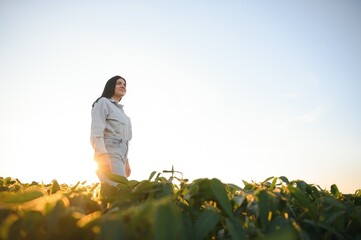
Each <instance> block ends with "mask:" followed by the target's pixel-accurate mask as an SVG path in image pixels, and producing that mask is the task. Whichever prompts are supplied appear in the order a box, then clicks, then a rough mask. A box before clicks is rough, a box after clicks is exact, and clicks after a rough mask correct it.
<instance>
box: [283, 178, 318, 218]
mask: <svg viewBox="0 0 361 240" xmlns="http://www.w3.org/2000/svg"><path fill="white" fill-rule="evenodd" d="M288 189H289V191H290V193H291V195H292V196H293V197H294V198H295V199H296V200H297V201H298V202H299V204H300V206H301V207H303V208H304V209H305V210H306V213H307V214H308V215H309V216H310V217H311V218H313V219H315V218H316V216H317V210H316V208H315V207H314V206H313V205H312V202H311V201H310V199H309V198H308V197H307V195H306V194H305V193H304V192H302V191H301V190H300V189H299V188H296V187H293V186H292V185H288Z"/></svg>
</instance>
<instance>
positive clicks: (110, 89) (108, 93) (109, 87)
mask: <svg viewBox="0 0 361 240" xmlns="http://www.w3.org/2000/svg"><path fill="white" fill-rule="evenodd" d="M118 79H123V80H124V82H125V83H127V81H126V80H125V79H124V78H122V77H121V76H118V75H116V76H114V77H112V78H111V79H109V80H108V81H107V83H106V84H105V87H104V90H103V93H102V95H101V96H100V97H98V99H97V100H95V102H94V103H93V105H92V107H94V104H95V103H96V102H98V100H99V99H100V98H102V97H106V98H111V97H112V96H113V94H114V90H115V85H116V84H117V80H118Z"/></svg>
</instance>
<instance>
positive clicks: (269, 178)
mask: <svg viewBox="0 0 361 240" xmlns="http://www.w3.org/2000/svg"><path fill="white" fill-rule="evenodd" d="M272 178H273V177H268V178H267V179H266V180H264V181H263V182H262V183H266V182H268V181H269V180H271V179H272Z"/></svg>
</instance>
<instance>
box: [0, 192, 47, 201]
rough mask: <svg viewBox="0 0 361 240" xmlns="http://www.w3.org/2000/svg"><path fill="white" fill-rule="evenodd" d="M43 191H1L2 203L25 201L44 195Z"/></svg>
mask: <svg viewBox="0 0 361 240" xmlns="http://www.w3.org/2000/svg"><path fill="white" fill-rule="evenodd" d="M42 196H44V194H43V193H42V192H41V191H37V190H29V191H25V192H22V193H16V194H15V193H12V192H3V193H0V203H24V202H28V201H31V200H34V199H36V198H39V197H42Z"/></svg>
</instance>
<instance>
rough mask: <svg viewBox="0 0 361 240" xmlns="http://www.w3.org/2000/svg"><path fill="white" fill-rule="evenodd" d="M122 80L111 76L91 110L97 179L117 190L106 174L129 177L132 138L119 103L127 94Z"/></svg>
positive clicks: (126, 118) (130, 128)
mask: <svg viewBox="0 0 361 240" xmlns="http://www.w3.org/2000/svg"><path fill="white" fill-rule="evenodd" d="M126 87H127V83H126V81H125V79H124V78H122V77H120V76H114V77H112V78H111V79H109V80H108V81H107V83H106V84H105V87H104V91H103V93H102V95H101V97H99V98H98V99H97V100H96V101H95V102H94V103H93V106H92V112H91V115H92V122H91V137H90V138H91V144H92V146H93V148H94V152H95V153H94V159H95V160H96V161H97V163H98V170H97V175H98V177H99V179H100V181H101V182H102V183H108V184H110V185H112V186H116V185H117V183H116V182H113V181H111V180H109V179H108V178H107V177H106V173H112V174H117V175H121V176H125V177H129V175H130V173H131V169H130V165H129V160H128V147H129V141H130V139H131V138H132V127H131V122H130V118H129V117H128V116H127V115H126V114H125V113H124V110H123V105H121V104H119V102H120V100H121V99H122V98H123V97H124V95H125V93H126Z"/></svg>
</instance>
